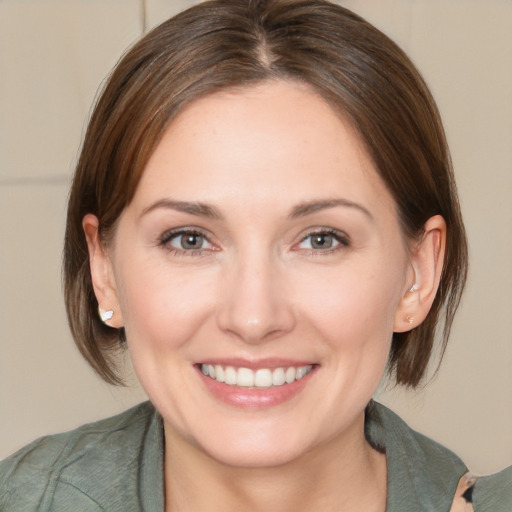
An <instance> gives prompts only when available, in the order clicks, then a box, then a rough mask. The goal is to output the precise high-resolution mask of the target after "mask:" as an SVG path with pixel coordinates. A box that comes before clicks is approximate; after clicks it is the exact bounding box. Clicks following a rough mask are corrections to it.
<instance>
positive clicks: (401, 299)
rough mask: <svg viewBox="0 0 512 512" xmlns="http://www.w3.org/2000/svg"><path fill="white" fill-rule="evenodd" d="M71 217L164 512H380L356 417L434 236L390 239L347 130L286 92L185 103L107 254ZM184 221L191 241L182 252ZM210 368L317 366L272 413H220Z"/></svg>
mask: <svg viewBox="0 0 512 512" xmlns="http://www.w3.org/2000/svg"><path fill="white" fill-rule="evenodd" d="M171 201H172V203H171ZM332 201H336V204H333V203H332ZM176 202H180V203H181V204H182V203H184V202H187V203H194V204H197V203H202V204H203V203H204V204H207V205H208V206H209V208H210V210H205V208H202V209H200V210H198V209H197V208H195V209H193V210H191V208H190V207H188V208H187V210H188V211H181V209H182V208H178V209H176ZM329 202H330V203H329ZM312 204H315V207H314V208H311V205H312ZM211 210H213V213H215V215H213V216H212V215H210V214H211V213H212V211H211ZM83 224H84V230H85V233H86V236H87V239H88V243H89V251H90V259H91V272H92V277H93V282H94V287H95V292H96V296H97V298H98V302H99V304H100V306H101V307H103V308H105V309H114V316H113V318H112V319H111V320H110V321H109V324H110V325H112V326H114V327H120V326H124V327H125V329H126V335H127V341H128V345H129V350H130V354H131V357H132V360H133V364H134V368H135V371H136V373H137V375H138V378H139V379H140V381H141V383H142V385H143V387H144V389H145V390H146V392H147V394H148V396H149V397H150V399H151V401H152V402H153V403H154V405H155V406H156V407H157V409H158V410H159V411H160V413H161V414H162V417H163V419H164V429H165V439H166V454H165V469H166V482H165V483H166V510H169V511H170V510H213V509H212V508H211V507H212V506H216V507H218V508H215V509H214V510H223V511H226V510H241V509H243V510H255V511H256V510H265V511H268V510H276V511H277V510H279V511H285V510H334V509H335V510H339V511H343V510H368V511H372V510H375V511H377V510H381V511H382V510H384V509H385V501H386V462H385V456H384V455H382V454H379V453H377V452H376V451H374V450H373V449H372V448H371V447H370V446H369V444H368V443H367V442H366V440H365V438H364V432H363V423H364V409H365V407H366V405H367V403H368V401H369V400H370V399H371V397H372V395H373V393H374V391H375V390H376V388H377V386H378V384H379V382H380V380H381V378H382V375H383V373H384V370H385V367H386V361H387V358H388V354H389V349H390V342H391V338H392V333H393V331H405V330H408V329H411V328H413V327H415V326H416V325H418V324H419V323H421V321H423V319H424V318H425V316H426V315H427V313H428V310H429V308H430V305H431V303H432V301H433V299H434V296H435V292H436V290H437V286H438V282H439V277H440V272H441V267H442V259H443V254H444V243H445V242H444V240H445V226H444V222H443V219H442V218H440V217H433V218H431V219H430V220H429V221H428V222H427V224H426V226H425V235H424V236H423V238H422V240H421V241H419V242H417V243H411V242H410V241H409V242H408V241H406V240H405V239H404V236H403V233H402V232H401V229H400V224H399V220H398V215H397V210H396V205H395V202H394V200H393V198H392V197H391V195H390V193H389V192H388V191H387V189H386V187H385V185H384V184H383V182H382V181H381V179H380V177H379V176H378V174H377V172H376V170H375V168H374V166H373V163H372V161H371V160H370V158H369V156H368V154H367V153H366V151H365V149H364V147H363V146H362V144H361V143H360V141H359V139H358V137H357V136H356V134H355V133H354V131H353V129H352V128H351V126H350V125H349V124H348V123H347V122H345V121H344V120H343V119H342V118H341V117H340V116H339V115H337V114H336V113H334V112H333V110H332V109H331V108H330V107H329V106H328V105H327V104H326V103H325V102H324V101H323V100H322V99H321V98H320V97H319V96H318V95H316V94H315V93H314V92H312V90H311V89H309V88H308V87H307V86H304V85H299V84H296V83H290V82H283V81H278V82H267V83H263V84H260V85H258V86H256V87H252V88H248V89H241V90H237V91H231V92H229V91H228V92H221V93H216V94H214V95H211V96H208V97H206V98H203V99H200V100H198V101H196V102H193V103H192V104H190V105H189V106H188V107H187V108H186V109H185V110H184V111H183V112H182V113H180V115H179V116H178V118H177V119H176V120H175V121H173V122H172V123H171V125H170V127H169V128H168V129H167V131H166V132H165V134H164V136H163V138H162V140H161V141H160V143H159V145H158V146H157V148H156V150H155V152H154V154H153V155H152V157H151V159H150V161H149V163H148V165H147V167H146V169H145V171H144V174H143V176H142V178H141V181H140V184H139V186H138V189H137V191H136V194H135V197H134V199H133V201H132V202H131V204H130V205H129V206H128V207H127V208H126V209H125V211H124V212H123V213H122V215H121V217H120V219H119V224H118V228H117V230H116V233H115V236H114V240H113V244H112V245H111V246H110V247H108V248H106V247H104V246H103V245H102V244H101V242H100V241H99V239H98V236H97V226H98V221H97V219H96V218H95V217H94V216H93V215H88V216H86V217H85V218H84V223H83ZM183 229H188V230H193V231H194V232H196V233H197V236H200V238H199V239H198V238H197V237H196V239H195V241H196V245H197V243H198V245H197V247H198V248H195V249H192V250H190V249H186V248H185V249H184V248H183V241H184V238H183V237H182V236H181V234H179V232H180V230H183ZM173 230H174V235H172V236H171V235H169V232H170V231H173ZM176 232H178V234H176ZM332 232H334V233H335V235H334V236H333V235H332ZM311 233H317V234H318V233H320V234H323V235H322V236H323V238H322V240H323V241H324V246H322V247H320V248H318V247H316V248H314V247H313V248H312V240H313V238H312V236H311ZM201 237H203V238H201ZM198 240H199V241H198ZM329 245H332V247H328V246H329ZM324 247H325V248H324ZM414 284H416V285H417V287H416V289H415V290H414V291H412V292H411V291H410V289H411V287H412V286H413V285H414ZM225 358H239V359H241V360H244V361H248V362H251V363H253V364H255V365H256V366H258V364H259V361H261V360H262V359H265V358H280V359H285V360H292V361H302V362H308V363H312V364H314V365H315V370H314V372H312V373H311V374H310V375H309V376H308V378H307V382H306V381H305V382H306V384H305V385H304V387H303V388H302V389H301V390H300V392H299V393H298V394H296V395H295V396H293V398H292V399H290V400H288V401H285V402H284V403H281V404H279V405H275V406H271V407H263V408H259V409H258V408H256V409H251V408H247V407H235V406H233V405H230V404H226V403H224V402H223V401H221V400H219V399H218V398H217V397H215V396H214V395H212V393H210V392H209V391H208V389H207V387H206V386H205V385H204V378H203V377H201V375H200V372H198V370H197V364H198V363H201V362H202V361H206V360H222V359H225ZM261 366H263V367H265V365H264V364H261ZM212 504H215V505H212ZM240 507H242V508H240Z"/></svg>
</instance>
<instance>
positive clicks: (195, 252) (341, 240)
mask: <svg viewBox="0 0 512 512" xmlns="http://www.w3.org/2000/svg"><path fill="white" fill-rule="evenodd" d="M185 235H193V236H199V237H202V238H203V239H204V241H205V242H207V243H208V244H210V245H211V246H212V244H211V242H210V241H209V240H208V237H207V236H206V234H205V233H203V232H202V231H200V230H198V229H183V228H181V229H176V230H172V231H167V232H166V233H164V234H163V235H162V236H161V237H160V240H159V243H158V245H159V246H161V247H163V248H164V249H165V250H166V251H168V252H170V253H171V254H173V255H176V256H196V257H197V256H205V255H207V254H208V253H209V252H212V251H214V252H215V251H216V249H212V248H206V249H205V248H201V249H188V250H187V249H179V248H177V247H174V246H172V245H171V244H170V242H171V240H173V239H175V238H178V237H180V236H185ZM315 235H316V236H318V235H321V236H331V237H332V238H333V239H334V240H335V241H336V242H337V245H335V246H334V247H331V248H328V249H315V248H311V249H302V250H305V251H306V252H307V253H308V254H309V255H311V256H317V255H321V256H327V255H329V254H333V253H335V252H337V251H339V250H341V249H343V248H344V247H348V246H350V238H349V237H348V236H347V235H346V234H345V233H343V232H340V231H337V230H335V229H318V230H316V231H311V232H309V233H308V234H307V235H305V236H304V237H302V238H301V240H300V242H299V243H298V244H296V245H295V246H294V247H297V246H298V245H300V244H302V243H303V242H305V241H306V240H307V239H308V238H311V237H313V236H315ZM212 247H213V246H212ZM295 250H301V249H300V248H297V249H295Z"/></svg>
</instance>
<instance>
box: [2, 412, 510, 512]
mask: <svg viewBox="0 0 512 512" xmlns="http://www.w3.org/2000/svg"><path fill="white" fill-rule="evenodd" d="M366 435H367V438H368V441H369V442H370V443H371V444H372V445H374V446H376V447H380V448H381V449H383V450H385V451H386V456H387V464H388V503H387V512H445V511H446V512H448V511H449V510H450V506H451V503H452V499H453V495H454V492H455V489H456V487H457V483H458V481H459V479H460V478H461V476H462V475H463V474H464V473H466V472H467V469H466V467H465V465H464V464H463V463H462V462H461V461H460V459H459V458H458V457H457V456H456V455H454V454H453V453H452V452H450V451H449V450H447V449H446V448H444V447H442V446H441V445H439V444H437V443H435V442H434V441H432V440H430V439H428V438H426V437H425V436H423V435H421V434H418V433H417V432H414V431H413V430H411V429H410V428H409V427H408V426H407V425H406V424H405V423H404V422H403V421H402V420H401V419H400V418H399V417H398V416H396V415H395V414H394V413H393V412H391V411H390V410H389V409H387V408H386V407H384V406H382V405H380V404H377V403H375V402H372V403H371V404H370V405H369V406H368V409H367V413H366ZM163 452H164V437H163V426H162V419H161V417H160V415H159V414H158V412H157V411H156V410H155V409H154V407H153V406H152V405H151V403H149V402H145V403H143V404H140V405H138V406H136V407H134V408H132V409H130V410H128V411H126V412H124V413H122V414H120V415H118V416H114V417H112V418H108V419H105V420H102V421H98V422H95V423H91V424H88V425H84V426H82V427H80V428H78V429H76V430H73V431H71V432H67V433H63V434H57V435H53V436H47V437H43V438H41V439H39V440H37V441H34V442H33V443H31V444H30V445H28V446H26V447H25V448H22V449H21V450H20V451H18V452H17V453H15V454H14V455H12V456H10V457H8V458H7V459H5V460H4V461H2V462H0V511H1V512H20V511H22V512H32V511H34V512H35V511H38V512H47V511H52V512H74V511H77V512H78V511H80V512H89V511H91V512H92V511H94V512H96V511H108V512H117V511H119V512H130V511H145V512H163V511H164V484H163V475H164V472H163ZM473 501H474V510H475V512H484V511H486V512H491V511H492V512H512V467H511V468H509V469H507V470H505V471H503V472H502V473H499V474H498V475H494V476H492V477H485V478H482V479H479V480H477V483H476V485H475V487H474V492H473ZM193 512H196V511H193ZM198 512H201V511H198ZM205 512H210V511H205Z"/></svg>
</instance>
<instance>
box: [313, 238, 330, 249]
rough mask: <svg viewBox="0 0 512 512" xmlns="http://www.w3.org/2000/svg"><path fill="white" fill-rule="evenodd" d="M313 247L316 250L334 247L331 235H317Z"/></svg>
mask: <svg viewBox="0 0 512 512" xmlns="http://www.w3.org/2000/svg"><path fill="white" fill-rule="evenodd" d="M311 245H312V246H313V248H315V249H324V248H326V247H327V248H329V247H331V246H332V236H331V235H315V236H314V237H313V240H312V241H311Z"/></svg>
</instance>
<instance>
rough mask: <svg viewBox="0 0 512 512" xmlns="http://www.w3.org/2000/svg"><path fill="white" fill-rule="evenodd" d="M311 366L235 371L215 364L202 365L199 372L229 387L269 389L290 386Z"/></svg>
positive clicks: (305, 373) (306, 372) (241, 369)
mask: <svg viewBox="0 0 512 512" xmlns="http://www.w3.org/2000/svg"><path fill="white" fill-rule="evenodd" d="M312 369H313V365H311V364H308V365H306V366H298V367H294V366H290V367H288V368H286V369H285V368H276V369H274V370H271V369H269V368H260V369H259V370H256V371H254V370H251V369H250V368H238V369H235V368H233V367H232V366H227V367H226V368H224V367H223V366H221V365H219V364H217V365H215V366H213V365H211V364H202V365H201V371H202V373H203V374H204V375H206V376H207V377H210V378H211V379H214V380H216V381H217V382H224V383H225V384H227V385H229V386H240V387H244V388H253V387H256V388H269V387H271V386H282V385H283V384H291V383H292V382H295V381H296V380H300V379H302V378H303V377H305V376H306V375H307V374H308V373H309V372H310V371H311V370H312Z"/></svg>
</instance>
